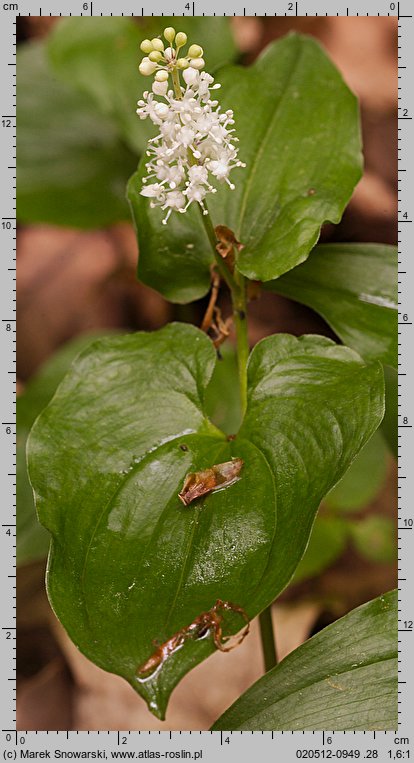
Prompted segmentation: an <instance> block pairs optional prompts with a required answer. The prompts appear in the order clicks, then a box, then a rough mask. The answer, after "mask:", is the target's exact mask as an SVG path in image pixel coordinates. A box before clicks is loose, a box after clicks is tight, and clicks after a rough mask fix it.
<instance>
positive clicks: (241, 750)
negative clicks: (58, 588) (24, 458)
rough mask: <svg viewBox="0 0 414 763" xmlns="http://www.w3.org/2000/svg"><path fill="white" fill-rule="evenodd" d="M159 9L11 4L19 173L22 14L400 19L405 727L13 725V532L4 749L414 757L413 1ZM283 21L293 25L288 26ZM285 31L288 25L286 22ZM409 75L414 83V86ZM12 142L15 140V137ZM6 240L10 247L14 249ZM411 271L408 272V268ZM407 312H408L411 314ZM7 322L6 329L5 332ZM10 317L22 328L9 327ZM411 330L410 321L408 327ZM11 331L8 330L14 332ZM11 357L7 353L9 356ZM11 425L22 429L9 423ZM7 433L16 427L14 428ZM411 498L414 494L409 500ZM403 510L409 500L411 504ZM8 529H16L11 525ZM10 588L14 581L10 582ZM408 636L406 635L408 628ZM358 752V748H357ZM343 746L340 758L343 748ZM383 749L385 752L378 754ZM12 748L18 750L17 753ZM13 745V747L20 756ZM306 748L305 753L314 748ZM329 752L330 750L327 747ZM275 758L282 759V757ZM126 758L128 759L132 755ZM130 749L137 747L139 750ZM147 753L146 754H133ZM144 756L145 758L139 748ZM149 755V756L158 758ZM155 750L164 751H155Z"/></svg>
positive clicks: (8, 32) (6, 289)
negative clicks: (413, 591) (413, 743)
mask: <svg viewBox="0 0 414 763" xmlns="http://www.w3.org/2000/svg"><path fill="white" fill-rule="evenodd" d="M156 10H157V13H154V4H153V5H152V6H143V7H141V8H137V7H136V4H135V3H134V2H132V0H125V2H124V0H120V4H119V5H118V4H117V5H115V6H113V5H111V3H110V2H106V0H102V1H98V0H94V2H85V3H84V2H83V0H81V1H80V2H78V1H77V2H66V3H63V2H62V3H60V0H53V1H52V2H50V4H48V3H44V4H43V5H42V7H39V6H38V5H37V6H35V4H34V3H32V2H19V3H4V4H3V10H2V11H1V12H2V16H1V20H2V24H1V25H0V39H1V51H2V54H1V55H2V66H3V68H2V73H3V76H2V83H1V84H2V108H3V109H4V110H5V111H6V114H5V115H2V117H1V119H3V120H11V124H10V126H9V127H8V128H7V130H6V129H4V130H2V133H1V139H2V142H1V146H0V147H1V148H2V154H1V158H2V165H1V167H2V169H7V170H14V171H15V170H16V153H15V151H16V108H15V98H16V96H15V87H16V84H15V81H14V80H15V77H16V73H15V71H13V69H14V68H15V67H16V61H15V60H13V59H15V57H16V17H17V16H19V17H25V16H37V15H38V16H40V17H42V16H46V17H52V16H85V18H86V17H88V16H99V17H101V16H112V15H113V16H132V17H135V16H136V17H138V16H154V15H155V16H160V17H162V16H163V15H172V16H177V18H179V17H180V16H181V17H182V16H216V15H217V16H252V17H254V16H272V17H274V16H276V17H281V18H283V23H285V20H286V18H288V17H289V16H291V17H292V18H293V17H317V16H340V17H344V18H347V17H349V18H351V17H353V18H361V22H362V23H363V17H367V16H372V17H374V16H375V17H379V16H387V17H389V16H394V17H396V18H398V29H399V40H398V61H399V67H398V68H399V72H398V82H399V84H398V90H399V96H398V99H399V104H400V105H399V125H400V127H399V132H398V174H399V184H400V196H399V199H398V219H397V221H396V222H397V226H398V243H399V255H400V260H399V261H400V264H401V268H400V269H399V278H400V281H399V286H400V287H401V289H400V294H399V296H400V298H401V301H400V302H399V306H400V310H399V321H398V334H399V343H400V353H399V358H400V361H399V368H400V371H399V388H400V390H401V391H400V393H399V399H400V403H399V411H400V412H399V422H400V426H399V430H400V434H399V446H398V447H399V457H400V458H399V469H400V470H401V471H402V472H404V474H399V477H398V483H399V491H398V494H399V506H398V518H399V521H398V533H399V565H400V566H399V568H398V569H399V571H400V573H401V574H400V575H399V583H400V615H401V618H400V622H401V626H400V627H399V634H400V635H401V636H402V638H401V639H399V642H400V649H399V672H400V675H401V680H399V686H400V689H399V694H400V699H399V708H400V709H399V718H400V728H399V730H397V731H368V732H365V731H346V732H334V731H329V730H325V731H306V732H294V731H292V732H290V731H285V732H282V731H280V732H279V731H272V732H267V731H265V732H250V731H246V732H209V731H203V732H198V731H193V732H191V731H165V732H161V733H160V732H158V731H156V732H155V731H154V732H147V731H132V732H131V731H93V732H89V731H82V732H80V731H76V730H75V731H60V732H52V731H20V730H19V731H16V727H15V722H16V702H15V697H14V692H15V689H14V687H13V686H12V684H14V683H15V680H16V670H15V667H14V664H13V663H14V660H15V656H14V654H13V652H15V651H16V616H15V598H16V597H15V592H14V588H15V586H14V585H13V582H14V580H15V576H14V574H13V575H11V574H10V570H11V569H15V559H16V553H15V551H16V548H15V541H14V540H10V538H11V537H12V538H14V536H13V533H11V534H10V535H9V536H7V539H8V540H7V543H4V545H3V547H2V548H1V552H2V554H1V558H0V564H1V565H2V566H1V567H0V569H1V570H2V571H3V580H6V581H7V582H3V588H4V589H5V592H6V595H7V600H6V602H5V606H4V608H3V622H5V623H10V625H7V624H6V625H1V631H2V638H3V649H2V651H1V653H0V656H1V658H2V659H3V663H2V668H3V677H4V685H3V688H2V691H3V694H4V692H6V696H5V697H4V696H2V693H1V692H0V699H1V705H0V709H1V717H0V724H1V725H2V726H4V728H3V729H2V731H1V732H0V737H2V747H3V749H4V758H5V759H6V760H7V759H9V758H10V759H14V758H20V757H25V756H24V755H22V752H21V751H22V750H26V749H29V748H30V750H33V751H35V752H36V751H39V752H40V751H42V750H50V751H52V757H53V751H54V750H58V749H60V750H63V751H75V750H81V751H84V752H90V753H92V752H94V751H95V752H96V751H97V750H98V749H99V750H101V751H104V752H105V757H106V758H107V759H108V760H111V759H112V757H117V756H116V755H114V753H117V752H120V751H125V752H132V751H137V750H140V751H145V750H147V751H153V752H159V753H160V757H173V753H176V755H175V757H176V758H178V757H180V758H182V759H187V758H188V759H192V760H202V761H203V763H205V761H218V762H219V763H220V762H221V761H228V760H231V761H233V760H237V759H240V760H245V759H246V760H248V759H251V758H252V757H253V756H254V755H256V756H260V758H261V759H263V760H264V761H267V760H269V761H270V760H272V761H274V760H276V759H279V758H280V759H281V760H283V761H284V762H285V761H286V763H290V761H293V760H298V759H299V758H307V759H309V758H313V759H314V758H318V759H324V758H328V759H332V760H333V759H338V758H345V757H358V758H359V759H361V760H362V759H377V760H379V761H385V760H408V759H409V755H410V747H409V744H410V733H409V732H410V723H409V714H410V710H411V708H412V706H414V698H413V674H412V657H411V654H412V653H413V651H414V650H413V648H412V641H410V637H411V639H412V637H413V623H412V620H413V619H414V616H413V606H412V604H411V597H410V587H411V586H412V582H413V580H414V570H413V566H412V562H411V559H412V550H411V549H412V546H411V544H412V539H411V537H410V533H408V532H404V531H405V530H412V529H413V526H412V525H409V524H405V523H404V522H407V520H409V519H410V517H409V516H407V511H406V509H407V507H409V506H410V505H412V497H413V487H412V485H411V479H412V478H411V476H410V474H411V471H412V469H411V470H410V460H411V459H410V456H411V454H412V452H413V447H414V445H413V443H412V442H411V439H412V437H413V435H412V433H411V432H410V430H411V429H412V428H413V426H414V423H413V424H412V423H411V421H413V422H414V411H412V410H411V407H412V405H413V403H412V402H411V396H410V394H409V389H410V386H411V383H412V382H411V379H412V378H413V374H414V354H413V350H412V349H411V347H412V346H413V347H414V343H413V342H412V337H411V331H412V324H413V321H414V318H413V313H414V310H412V309H411V301H412V295H413V293H414V291H413V290H414V276H413V271H412V266H411V262H410V252H412V251H413V249H414V233H413V228H412V226H411V225H410V223H412V222H413V220H412V216H413V211H414V210H413V203H414V202H413V199H414V180H413V178H414V171H413V158H412V155H413V148H412V145H414V144H413V140H412V121H413V118H414V103H413V95H412V92H413V91H414V88H413V87H412V85H413V82H414V73H413V74H411V72H414V69H413V67H414V50H412V48H413V46H412V39H413V31H414V30H413V23H412V18H413V16H412V14H410V12H409V11H410V3H409V2H408V0H405V1H404V2H388V0H387V1H386V2H373V1H372V0H360V1H359V0H358V2H355V3H353V4H352V5H348V6H347V5H344V4H342V3H340V2H338V3H336V2H329V4H328V3H327V0H325V2H319V0H315V1H314V2H312V0H310V2H305V1H303V2H300V1H299V2H275V3H274V4H273V6H268V5H266V3H264V4H261V3H259V4H255V5H253V4H252V5H251V6H250V7H249V6H245V7H243V6H240V8H239V7H237V5H236V4H227V3H225V4H223V3H221V4H215V3H209V4H208V6H203V4H202V3H201V2H191V3H186V2H185V1H184V2H182V3H179V4H173V5H165V6H164V5H162V4H161V3H158V4H157V6H156ZM284 28H285V27H284ZM286 29H287V27H286ZM410 83H411V84H410ZM7 140H8V144H7V145H6V141H7ZM1 176H2V180H1V181H0V182H1V184H2V187H1V192H2V202H3V204H2V211H4V212H5V213H9V214H10V213H11V216H2V217H1V221H2V224H3V226H4V230H3V231H2V232H3V234H4V236H3V239H2V241H3V246H4V248H5V253H6V250H7V252H8V256H4V257H3V261H4V263H5V264H4V265H3V271H4V272H3V279H2V282H3V283H2V284H1V286H0V288H2V290H3V291H2V292H1V304H2V305H3V310H4V312H3V310H2V312H3V315H4V313H5V314H6V315H10V316H13V317H10V318H7V317H5V318H3V317H2V318H1V324H2V327H1V330H2V332H3V333H2V342H3V345H2V352H3V355H2V357H3V358H5V359H7V361H6V362H5V364H3V370H2V376H1V378H2V383H3V387H2V404H3V407H2V418H4V419H5V420H4V421H2V422H1V427H2V431H1V437H2V439H1V440H0V443H1V447H2V451H1V456H2V461H1V463H2V467H3V471H2V477H3V483H2V485H3V489H4V491H5V495H7V498H8V505H7V507H6V502H3V505H4V509H3V510H4V514H3V518H4V519H5V522H4V523H3V524H2V525H1V527H2V528H5V532H6V531H8V532H10V528H15V523H13V522H11V523H8V520H9V519H10V518H13V517H14V516H15V515H14V514H12V513H11V512H12V510H13V511H14V510H15V492H12V490H13V488H14V487H15V484H16V483H15V482H14V483H13V482H11V481H10V480H9V479H7V488H6V478H9V477H14V478H15V477H16V472H15V471H13V468H14V466H15V459H16V446H15V442H16V440H15V419H14V405H15V401H14V398H13V396H12V390H11V384H10V380H9V376H10V375H15V373H16V371H15V370H9V369H10V368H11V367H13V364H15V358H14V352H15V351H14V350H13V347H12V342H11V339H10V336H11V335H14V334H15V322H16V308H15V299H14V293H15V288H14V283H13V276H14V274H15V267H10V266H9V265H10V262H11V263H13V262H15V258H16V235H13V234H16V217H15V216H13V214H12V213H13V211H14V210H15V209H16V193H15V186H14V185H13V181H14V180H15V177H16V173H15V174H14V175H13V176H10V173H7V177H6V173H4V172H3V173H1ZM7 247H8V249H7ZM402 268H404V269H402ZM404 316H408V317H406V318H405V317H404ZM7 325H9V329H8V330H5V329H6V327H7ZM11 326H13V328H11ZM403 329H404V330H403ZM6 334H7V336H4V335H6ZM9 358H10V360H8V359H9ZM12 428H13V429H12ZM8 430H10V432H9V431H8ZM410 499H411V500H410ZM404 507H405V508H404ZM6 528H7V529H6ZM6 589H7V590H6ZM403 634H404V635H403ZM355 751H358V752H359V755H354V754H353V752H355ZM338 752H340V753H341V754H340V755H338V754H337V753H338ZM375 752H377V753H378V754H373V753H375ZM9 753H10V754H9ZM14 753H15V754H14ZM306 753H307V754H306ZM330 753H331V754H330ZM275 756H278V757H277V758H276V757H275ZM126 757H127V756H126ZM131 757H132V756H131ZM136 757H137V758H138V756H136ZM142 757H144V756H142ZM146 757H151V756H150V755H148V756H146ZM154 757H155V756H154Z"/></svg>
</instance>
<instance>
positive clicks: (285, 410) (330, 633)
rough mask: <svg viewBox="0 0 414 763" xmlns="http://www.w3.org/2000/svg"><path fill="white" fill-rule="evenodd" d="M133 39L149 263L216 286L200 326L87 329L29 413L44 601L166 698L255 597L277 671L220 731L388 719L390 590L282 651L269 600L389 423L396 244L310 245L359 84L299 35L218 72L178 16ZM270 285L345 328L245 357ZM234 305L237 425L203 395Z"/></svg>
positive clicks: (350, 172)
mask: <svg viewBox="0 0 414 763" xmlns="http://www.w3.org/2000/svg"><path fill="white" fill-rule="evenodd" d="M141 50H142V51H143V53H144V57H143V60H142V61H141V63H140V66H139V68H140V72H141V74H144V75H146V76H147V77H148V78H149V80H148V81H149V82H150V86H149V89H148V91H146V92H145V93H144V94H143V97H142V99H140V101H139V102H138V109H137V113H138V116H139V117H140V119H147V120H150V121H151V122H152V123H153V125H154V135H153V137H152V138H151V139H150V141H149V143H148V147H147V152H146V155H145V156H144V157H143V158H142V161H141V163H140V166H139V168H138V171H137V173H136V174H135V175H134V176H133V177H132V178H131V180H130V183H129V186H128V198H129V202H130V207H131V211H132V216H133V220H134V224H135V226H136V231H137V236H138V242H139V263H138V276H139V278H140V279H141V280H142V281H143V282H144V283H146V284H148V285H150V286H152V287H153V288H155V289H157V290H158V291H159V292H160V293H161V294H163V295H164V296H165V297H167V298H168V299H170V300H171V301H173V302H179V303H187V302H190V301H193V300H195V299H197V298H200V297H202V296H204V295H206V294H207V293H208V292H210V299H209V304H208V308H207V311H206V315H205V318H204V320H203V325H202V328H201V329H199V328H196V327H194V326H192V325H188V324H180V323H174V324H171V325H168V326H166V327H165V328H163V329H161V330H160V331H155V332H152V333H144V332H143V333H141V332H140V333H137V334H129V335H127V336H112V337H107V338H103V339H98V340H96V341H94V342H92V344H90V345H89V346H88V347H87V348H86V349H85V350H84V351H83V352H82V353H81V354H80V355H79V357H78V358H77V360H76V361H75V362H74V364H73V365H72V368H71V370H70V371H69V373H68V374H67V375H66V376H65V378H64V380H63V381H62V382H61V384H60V386H59V387H58V390H57V392H56V394H55V396H54V398H53V399H52V401H51V402H50V403H49V405H48V406H47V407H46V408H45V410H44V411H43V413H42V414H41V415H40V417H39V418H38V420H37V422H36V423H35V425H34V427H33V429H32V432H31V435H30V438H29V445H28V462H29V472H30V479H31V482H32V486H33V488H34V493H35V497H36V503H37V509H38V514H39V518H40V521H41V522H42V524H43V525H44V526H45V527H46V528H47V529H48V530H49V532H50V533H51V536H52V544H51V551H50V556H49V564H48V572H47V588H48V593H49V597H50V601H51V603H52V606H53V608H54V610H55V612H56V614H57V616H58V617H59V619H60V620H61V622H62V624H63V625H64V627H65V628H66V630H67V631H68V633H69V635H70V636H71V638H72V639H73V641H74V642H75V644H76V645H77V646H78V647H79V649H80V650H81V651H82V652H83V653H84V654H86V655H87V656H88V657H89V658H90V659H91V660H93V661H94V662H95V663H96V664H97V665H99V666H100V667H102V668H104V669H106V670H109V671H112V672H114V673H117V674H119V675H121V676H123V677H124V678H125V679H126V680H127V681H128V682H129V683H130V684H131V686H132V687H133V688H134V689H135V691H137V692H138V693H139V694H140V695H141V696H142V697H143V698H144V699H145V700H146V702H147V703H148V707H149V709H150V710H151V711H152V712H153V713H154V714H155V715H156V716H158V717H159V718H164V717H165V712H166V708H167V704H168V700H169V696H170V694H171V691H172V690H173V688H174V687H175V686H176V684H177V683H178V682H179V681H180V679H181V678H182V677H183V676H184V675H185V674H186V673H187V672H188V671H189V670H191V669H192V668H193V667H194V666H195V665H197V664H198V663H199V662H201V661H202V660H204V659H205V658H206V657H208V656H209V655H210V654H212V653H213V652H214V651H215V650H216V649H220V650H223V651H227V650H229V649H230V648H233V647H236V646H237V645H238V643H240V642H241V641H242V640H243V638H245V637H247V636H248V631H249V624H250V621H251V620H252V619H253V618H254V617H256V616H257V615H260V625H261V634H262V643H263V650H264V657H265V664H266V670H267V671H268V672H266V674H265V676H264V677H263V678H262V679H260V680H259V681H258V682H257V683H256V684H255V685H254V686H253V687H251V689H249V690H248V691H247V692H246V694H245V695H243V696H242V697H241V698H240V699H239V700H238V701H237V702H236V703H235V704H234V705H233V706H232V707H231V708H230V709H229V710H228V711H227V712H226V713H225V714H224V715H223V716H222V717H221V718H220V719H219V720H218V721H217V722H216V724H215V725H214V727H213V728H214V729H262V730H265V729H317V728H329V729H388V728H394V727H395V726H396V723H397V694H396V691H397V666H396V657H397V654H396V650H397V640H396V623H397V619H396V594H395V592H391V593H387V594H385V595H383V596H381V597H379V598H378V599H376V600H374V601H372V602H369V603H367V604H364V605H363V606H361V607H359V608H358V609H356V610H354V611H353V612H351V613H350V614H348V615H346V616H345V617H343V618H342V619H341V620H338V621H337V622H335V623H334V624H333V625H331V626H329V627H328V628H326V629H325V630H324V631H322V632H321V633H319V634H318V635H316V636H315V637H313V638H311V639H310V640H309V641H308V642H306V643H305V644H303V645H302V646H301V647H300V648H299V649H297V650H296V651H295V652H293V653H292V654H291V655H289V657H287V658H286V659H285V660H283V662H282V663H280V664H279V665H275V652H274V644H273V634H272V630H271V618H270V610H269V607H270V605H271V603H272V602H273V601H274V599H275V598H276V597H277V596H278V594H280V592H281V591H282V590H283V589H284V588H285V586H286V585H287V584H288V582H289V580H290V579H291V578H292V575H293V574H294V572H295V570H296V568H297V567H298V564H299V562H300V560H301V558H302V556H303V554H304V551H305V548H306V545H307V543H308V540H309V536H310V532H311V529H312V524H313V521H314V518H315V515H316V512H317V509H318V506H319V504H320V502H321V500H322V498H323V497H324V496H325V495H326V494H327V493H328V491H330V490H331V489H332V487H333V486H334V485H335V484H336V483H338V481H339V480H340V479H341V477H342V476H343V475H344V474H345V472H346V471H347V470H348V467H349V466H350V464H351V463H352V461H353V460H354V459H355V457H356V456H357V454H358V453H359V451H360V450H361V448H362V447H363V446H364V445H365V443H366V442H367V441H368V440H369V439H370V438H371V436H372V435H373V433H374V432H375V431H376V429H377V428H378V427H379V425H380V423H381V420H382V418H383V415H384V375H383V366H387V367H388V366H391V367H395V365H396V275H395V273H396V253H395V248H393V247H389V246H383V245H377V244H351V245H347V244H326V245H321V246H316V244H317V241H318V238H319V235H320V229H321V226H322V224H323V223H324V221H326V220H329V221H331V222H333V223H337V222H339V220H340V218H341V215H342V213H343V210H344V208H345V206H346V203H347V201H348V200H349V198H350V195H351V193H352V190H353V188H354V186H355V184H356V183H357V182H358V180H359V178H360V176H361V170H362V158H361V144H360V128H359V116H358V106H357V102H356V99H355V97H354V96H353V95H352V93H351V92H350V91H349V89H348V88H347V86H346V85H345V83H344V82H343V80H342V78H341V76H340V75H339V73H338V72H337V71H336V69H335V67H334V66H333V65H332V63H331V62H330V61H329V59H328V58H327V56H326V55H325V53H324V52H323V50H322V49H321V48H320V47H319V45H318V44H316V43H315V42H314V41H313V40H312V39H310V38H307V37H302V36H298V35H289V36H288V37H286V38H284V39H282V40H280V41H279V42H277V43H274V44H272V45H270V46H269V47H268V48H267V50H266V51H265V52H264V53H263V55H262V56H261V57H260V58H259V59H258V60H257V61H256V63H255V64H254V65H253V66H251V67H249V68H241V67H236V66H226V67H224V68H223V69H222V70H220V71H219V72H218V73H217V75H216V76H215V78H214V79H213V77H212V76H211V75H210V74H209V73H207V72H206V71H205V61H204V57H203V56H204V52H203V50H202V48H201V47H200V46H199V45H198V44H197V42H196V41H192V40H190V41H188V40H187V35H186V34H185V33H183V32H178V33H176V32H175V30H174V29H173V28H172V27H167V28H166V29H165V30H164V33H163V35H160V36H159V37H157V38H154V39H152V40H144V41H143V42H142V44H141ZM205 56H206V59H207V60H208V50H206V53H205ZM215 80H217V81H215ZM220 85H221V88H220ZM261 286H262V287H263V288H265V289H269V290H271V291H275V292H278V293H280V294H285V295H287V296H289V297H291V298H293V299H296V300H297V301H299V302H302V303H304V304H306V305H309V306H311V307H312V308H313V309H315V310H316V311H318V312H319V313H320V314H321V315H322V316H323V317H324V318H325V320H326V321H327V322H328V323H329V324H330V325H331V327H332V328H333V330H334V331H335V333H336V334H337V336H338V337H339V339H340V340H342V342H343V344H338V343H335V342H333V341H331V340H329V339H326V338H325V337H322V336H316V335H311V336H302V337H300V338H296V337H294V336H290V335H286V334H277V335H274V336H269V337H267V338H266V339H264V340H262V341H261V342H259V343H258V344H257V345H256V346H255V347H254V348H253V350H252V351H251V352H250V353H249V347H248V340H247V325H248V308H249V300H250V298H251V297H252V295H253V294H256V293H257V291H258V289H259V287H261ZM221 289H228V291H229V294H230V297H231V301H232V313H231V315H222V314H221V313H220V311H219V310H218V308H217V296H218V293H219V291H220V290H221ZM231 324H233V325H234V330H235V333H236V338H237V342H236V348H237V363H238V381H239V384H238V387H237V388H235V389H234V398H235V399H239V401H240V422H239V426H238V427H236V428H235V429H234V431H226V432H224V431H221V430H220V429H219V428H218V427H217V426H216V425H215V424H214V423H213V422H212V421H211V420H209V418H208V416H207V414H206V392H207V391H208V388H209V383H210V380H211V378H212V375H213V374H214V373H215V367H216V366H217V364H219V363H220V359H219V358H220V351H219V347H220V345H221V344H222V343H223V342H224V341H225V339H226V338H227V337H228V334H229V330H230V327H231Z"/></svg>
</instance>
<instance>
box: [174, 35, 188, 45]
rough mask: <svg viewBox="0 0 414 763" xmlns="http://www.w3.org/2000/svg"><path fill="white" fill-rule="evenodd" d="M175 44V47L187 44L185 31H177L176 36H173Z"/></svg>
mask: <svg viewBox="0 0 414 763" xmlns="http://www.w3.org/2000/svg"><path fill="white" fill-rule="evenodd" d="M175 44H176V46H177V48H182V47H183V45H186V44H187V35H186V33H185V32H177V36H176V38H175Z"/></svg>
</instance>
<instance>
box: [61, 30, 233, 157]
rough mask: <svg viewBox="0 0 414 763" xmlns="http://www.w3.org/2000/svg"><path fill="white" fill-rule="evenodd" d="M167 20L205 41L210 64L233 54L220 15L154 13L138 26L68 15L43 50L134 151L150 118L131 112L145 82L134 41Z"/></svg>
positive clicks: (141, 142) (141, 145) (148, 133)
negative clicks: (157, 14) (204, 16)
mask: <svg viewBox="0 0 414 763" xmlns="http://www.w3.org/2000/svg"><path fill="white" fill-rule="evenodd" d="M171 25H174V26H175V27H176V28H177V30H178V29H180V30H181V31H183V32H187V34H188V35H189V36H191V38H192V39H196V40H197V41H198V42H199V44H201V45H205V47H206V58H207V63H208V66H209V67H211V68H212V69H214V68H216V67H217V65H222V64H225V63H228V62H230V61H233V60H234V58H235V55H236V46H235V43H234V40H233V36H232V34H231V29H230V24H229V20H228V19H225V18H224V17H222V18H220V17H216V18H213V17H211V18H208V17H206V18H203V17H199V18H191V17H184V18H180V19H177V18H174V19H173V18H172V17H163V18H162V19H161V18H160V17H158V16H157V17H153V18H152V17H148V18H146V19H145V22H144V20H142V22H141V23H140V25H139V26H138V24H136V23H135V22H134V21H132V19H129V18H126V17H122V16H111V17H105V16H102V17H101V18H99V17H97V18H92V17H82V18H81V17H72V18H66V19H63V20H62V21H61V22H60V23H59V24H57V25H56V26H55V28H54V29H53V31H52V33H51V35H50V37H49V41H48V51H49V55H50V59H51V62H52V64H53V68H54V70H55V71H56V73H57V74H58V75H59V77H60V78H61V79H62V80H63V81H64V82H67V83H68V84H70V85H73V86H75V87H77V88H79V89H80V90H81V91H82V92H84V93H85V94H87V95H88V96H89V97H90V98H92V100H93V102H94V103H95V104H96V106H97V107H98V109H99V110H100V111H101V112H102V114H103V115H105V117H107V118H109V119H110V120H111V121H112V122H113V123H114V124H116V125H117V128H118V130H119V131H120V133H121V134H122V137H123V138H124V139H125V141H126V142H127V143H128V145H129V146H130V147H131V148H132V149H133V150H134V151H136V152H137V153H138V155H140V154H142V153H143V152H144V151H145V148H146V144H147V141H148V139H149V138H150V137H151V134H152V131H151V125H150V123H148V122H143V121H141V120H140V119H139V118H138V117H137V115H136V108H137V101H138V99H139V98H141V97H142V93H143V92H144V90H148V87H149V82H150V81H149V78H148V77H143V76H142V75H141V74H140V73H139V71H138V64H139V62H140V61H141V58H142V56H143V55H144V54H143V53H141V51H140V49H139V45H140V43H141V41H142V40H143V39H145V37H156V36H158V35H159V34H160V33H162V31H163V29H164V28H165V27H166V26H171Z"/></svg>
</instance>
